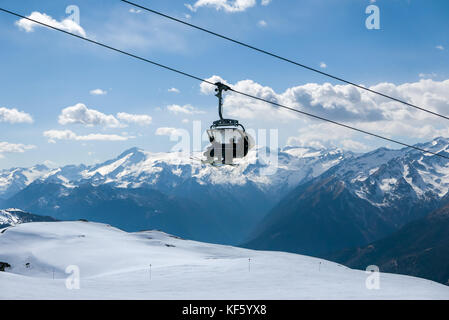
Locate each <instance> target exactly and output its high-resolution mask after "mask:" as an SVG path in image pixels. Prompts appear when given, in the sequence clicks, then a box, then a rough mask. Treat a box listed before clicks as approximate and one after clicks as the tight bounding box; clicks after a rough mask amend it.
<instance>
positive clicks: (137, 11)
mask: <svg viewBox="0 0 449 320" xmlns="http://www.w3.org/2000/svg"><path fill="white" fill-rule="evenodd" d="M129 12H131V13H141V12H142V10H140V9H134V8H131V9H129Z"/></svg>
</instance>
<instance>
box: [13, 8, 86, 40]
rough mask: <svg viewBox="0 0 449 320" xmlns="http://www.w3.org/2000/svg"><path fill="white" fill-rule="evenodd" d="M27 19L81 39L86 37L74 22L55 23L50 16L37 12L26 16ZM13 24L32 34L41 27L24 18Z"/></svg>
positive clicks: (69, 20)
mask: <svg viewBox="0 0 449 320" xmlns="http://www.w3.org/2000/svg"><path fill="white" fill-rule="evenodd" d="M28 18H30V19H33V20H35V21H39V22H42V23H45V24H47V25H49V26H52V27H55V28H58V29H62V30H65V31H67V32H71V33H75V34H78V35H80V36H82V37H86V31H85V30H84V29H83V28H82V27H81V26H80V25H79V24H77V23H76V22H75V21H73V20H72V19H69V18H67V19H64V20H62V21H57V20H55V19H53V18H52V17H51V16H49V15H47V14H45V13H40V12H37V11H34V12H33V13H31V14H30V15H29V16H28ZM15 24H16V25H17V26H18V27H19V29H21V30H24V31H26V32H33V31H34V29H35V28H36V27H42V26H41V25H39V24H37V23H35V22H32V21H30V20H27V19H24V18H22V19H20V20H18V21H16V23H15Z"/></svg>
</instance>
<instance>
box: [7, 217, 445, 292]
mask: <svg viewBox="0 0 449 320" xmlns="http://www.w3.org/2000/svg"><path fill="white" fill-rule="evenodd" d="M249 258H250V259H251V266H250V269H249V261H248V259H249ZM0 261H2V262H7V263H9V264H10V265H11V266H12V268H11V269H9V270H8V272H0V283H1V290H0V298H1V299H25V298H26V299H449V287H446V286H443V285H440V284H437V283H434V282H431V281H427V280H423V279H418V278H412V277H407V276H399V275H392V274H381V275H380V290H368V289H366V287H365V281H366V277H367V274H366V273H365V272H362V271H356V270H351V269H348V268H346V267H343V266H341V265H338V264H335V263H332V262H328V261H325V260H320V259H316V258H311V257H306V256H301V255H295V254H287V253H281V252H263V251H252V250H246V249H241V248H236V247H230V246H220V245H211V244H206V243H200V242H194V241H188V240H182V239H178V238H175V237H172V236H170V235H168V234H165V233H162V232H156V231H148V232H140V233H126V232H123V231H121V230H118V229H115V228H113V227H110V226H108V225H103V224H97V223H86V222H52V223H28V224H22V225H19V226H16V227H11V228H9V229H7V230H6V232H4V233H0ZM27 263H29V267H28V268H27V267H26V266H25V265H26V264H27ZM150 264H151V280H150V270H149V266H150ZM69 265H77V266H79V268H80V273H81V282H80V289H79V290H68V289H66V287H65V279H66V277H67V275H66V274H65V272H64V270H65V269H66V267H67V266H69ZM53 272H54V277H55V279H53Z"/></svg>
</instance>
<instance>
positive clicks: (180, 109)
mask: <svg viewBox="0 0 449 320" xmlns="http://www.w3.org/2000/svg"><path fill="white" fill-rule="evenodd" d="M167 110H168V111H170V112H171V113H174V114H176V115H178V114H189V115H192V114H200V113H204V112H202V111H200V110H197V109H196V108H194V107H192V106H191V105H190V104H186V105H184V106H180V105H177V104H172V105H169V106H167Z"/></svg>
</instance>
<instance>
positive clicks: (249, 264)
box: [248, 258, 251, 272]
mask: <svg viewBox="0 0 449 320" xmlns="http://www.w3.org/2000/svg"><path fill="white" fill-rule="evenodd" d="M248 272H251V258H248Z"/></svg>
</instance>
